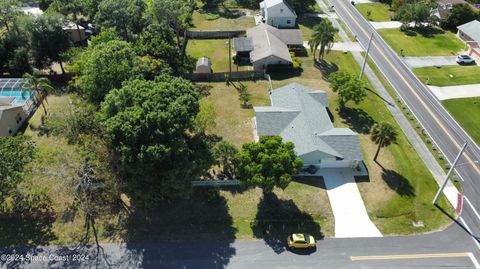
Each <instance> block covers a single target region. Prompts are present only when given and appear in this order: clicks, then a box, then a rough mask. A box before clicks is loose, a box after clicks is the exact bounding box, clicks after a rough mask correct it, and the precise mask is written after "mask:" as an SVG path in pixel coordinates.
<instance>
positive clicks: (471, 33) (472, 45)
mask: <svg viewBox="0 0 480 269" xmlns="http://www.w3.org/2000/svg"><path fill="white" fill-rule="evenodd" d="M457 29H458V32H457V35H458V37H459V38H460V39H462V40H463V41H464V42H465V43H466V44H467V45H468V47H469V49H468V54H469V55H470V56H472V57H474V58H475V59H476V60H477V61H480V21H477V20H473V21H471V22H467V23H465V24H462V25H460V26H457Z"/></svg>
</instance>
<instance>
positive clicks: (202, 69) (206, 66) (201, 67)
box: [196, 57, 212, 74]
mask: <svg viewBox="0 0 480 269" xmlns="http://www.w3.org/2000/svg"><path fill="white" fill-rule="evenodd" d="M196 72H197V73H200V74H210V73H212V62H211V61H210V59H209V58H207V57H202V58H200V59H198V61H197V68H196Z"/></svg>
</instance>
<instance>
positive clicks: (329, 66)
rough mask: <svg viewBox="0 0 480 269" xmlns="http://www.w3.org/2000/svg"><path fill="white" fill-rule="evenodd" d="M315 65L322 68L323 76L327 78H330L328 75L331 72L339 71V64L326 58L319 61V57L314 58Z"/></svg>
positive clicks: (319, 68)
mask: <svg viewBox="0 0 480 269" xmlns="http://www.w3.org/2000/svg"><path fill="white" fill-rule="evenodd" d="M313 65H314V66H315V67H316V68H317V69H318V70H320V72H321V73H322V77H323V78H324V79H325V80H328V77H329V76H330V74H331V73H333V72H336V71H338V65H337V64H336V63H329V62H327V61H325V60H322V61H318V60H317V59H316V60H314V62H313Z"/></svg>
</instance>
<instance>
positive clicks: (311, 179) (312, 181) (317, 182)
mask: <svg viewBox="0 0 480 269" xmlns="http://www.w3.org/2000/svg"><path fill="white" fill-rule="evenodd" d="M293 180H294V181H295V182H298V183H302V184H305V185H309V186H313V187H317V188H320V189H324V190H326V189H327V187H325V181H324V180H323V177H321V176H318V177H317V176H308V177H294V178H293Z"/></svg>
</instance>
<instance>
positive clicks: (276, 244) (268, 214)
mask: <svg viewBox="0 0 480 269" xmlns="http://www.w3.org/2000/svg"><path fill="white" fill-rule="evenodd" d="M251 228H252V231H253V234H254V236H255V237H256V238H263V240H264V241H265V243H266V244H267V245H268V246H270V247H271V248H272V249H273V251H275V253H277V254H279V253H282V252H284V251H285V250H287V245H286V240H287V237H288V236H289V235H290V234H292V233H298V232H301V233H308V234H311V235H313V236H314V237H315V239H316V240H319V239H323V237H324V236H323V234H322V232H321V227H320V225H319V224H318V223H316V222H315V221H314V219H313V218H312V217H311V216H310V215H309V214H307V213H305V212H303V211H300V209H299V208H298V207H297V206H296V205H295V203H294V202H293V201H292V200H282V199H279V198H278V197H277V196H276V195H275V194H274V193H264V196H263V197H262V199H261V200H260V203H259V204H258V212H257V216H256V219H255V222H254V223H252V226H251Z"/></svg>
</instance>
